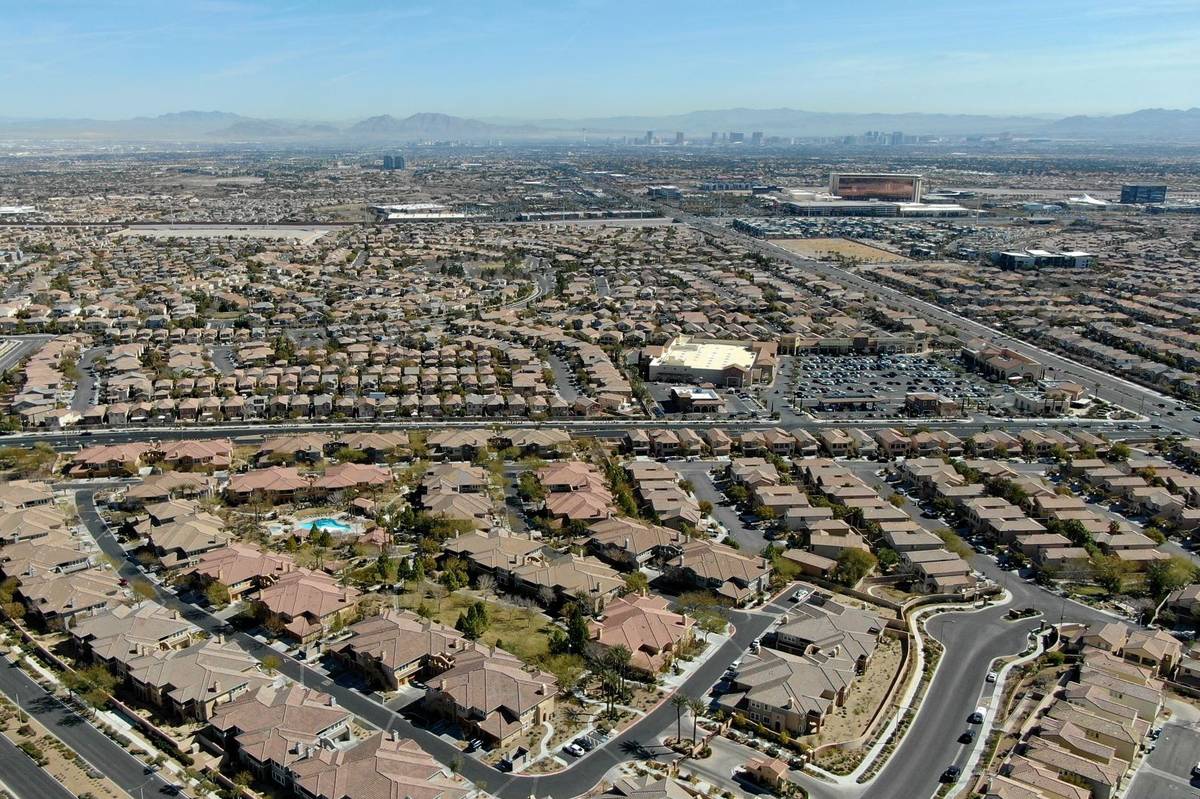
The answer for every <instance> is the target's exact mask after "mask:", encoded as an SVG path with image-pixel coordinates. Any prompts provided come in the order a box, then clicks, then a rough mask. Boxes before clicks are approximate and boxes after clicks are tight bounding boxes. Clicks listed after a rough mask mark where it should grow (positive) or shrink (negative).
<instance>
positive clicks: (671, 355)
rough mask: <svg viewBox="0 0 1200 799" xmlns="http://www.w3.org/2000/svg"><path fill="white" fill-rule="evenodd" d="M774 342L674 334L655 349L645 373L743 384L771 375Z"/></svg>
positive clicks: (652, 376)
mask: <svg viewBox="0 0 1200 799" xmlns="http://www.w3.org/2000/svg"><path fill="white" fill-rule="evenodd" d="M777 350H778V345H777V344H776V343H775V342H773V341H750V342H746V341H727V340H724V339H703V338H693V337H691V336H678V337H677V338H675V339H674V340H672V341H671V342H670V343H669V344H667V345H666V347H664V348H663V349H662V351H661V352H658V353H656V354H655V355H654V356H653V357H652V358H651V359H650V364H649V371H648V377H649V378H650V380H653V381H661V382H672V383H690V384H698V383H711V384H713V385H714V386H745V385H749V384H751V383H769V382H771V380H772V379H773V378H774V376H775V364H776V357H775V356H776V352H777Z"/></svg>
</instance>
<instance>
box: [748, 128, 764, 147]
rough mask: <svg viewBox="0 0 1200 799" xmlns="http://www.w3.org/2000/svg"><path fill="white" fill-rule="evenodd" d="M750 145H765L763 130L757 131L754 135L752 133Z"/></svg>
mask: <svg viewBox="0 0 1200 799" xmlns="http://www.w3.org/2000/svg"><path fill="white" fill-rule="evenodd" d="M750 143H751V144H753V145H755V146H756V147H758V146H761V145H762V143H763V132H762V131H761V130H756V131H754V132H753V133H751V134H750Z"/></svg>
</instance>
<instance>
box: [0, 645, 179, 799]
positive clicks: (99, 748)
mask: <svg viewBox="0 0 1200 799" xmlns="http://www.w3.org/2000/svg"><path fill="white" fill-rule="evenodd" d="M0 691H3V693H4V694H5V695H6V696H7V697H8V698H9V699H12V700H13V701H15V702H18V703H19V704H20V706H21V708H22V709H23V710H24V711H25V712H26V713H28V714H29V715H30V716H33V717H34V718H36V719H37V720H38V721H40V722H41V723H42V724H43V725H44V726H45V727H46V729H48V730H49V731H50V732H51V733H52V734H53V735H54V736H55V737H57V738H59V739H60V740H61V741H62V742H63V743H65V744H66V745H67V746H69V747H71V749H73V750H74V751H76V752H78V753H79V756H80V757H82V758H83V759H84V760H85V761H87V763H89V764H90V765H91V766H92V768H94V769H96V770H97V771H99V772H101V773H103V774H104V775H105V776H107V777H108V778H109V779H111V780H112V781H113V782H115V783H116V784H117V785H118V786H119V787H120V788H121V789H122V790H124V791H126V792H127V793H129V794H131V795H135V796H136V795H138V794H139V791H140V792H142V794H143V795H144V796H173V795H182V794H175V793H174V789H173V788H172V787H171V785H170V784H169V783H168V782H166V781H165V780H164V779H163V778H162V777H160V776H159V775H158V774H147V773H146V766H145V764H144V763H142V761H140V760H138V759H137V758H135V757H134V756H133V755H131V754H129V752H127V751H125V749H123V748H122V747H121V746H119V745H118V744H117V743H116V741H114V740H112V739H111V738H109V737H108V736H106V735H105V734H104V733H102V732H100V730H98V729H96V728H95V727H93V726H92V725H91V724H89V723H88V722H87V721H86V720H84V719H83V718H82V717H80V716H79V715H78V714H77V713H75V711H73V710H70V709H68V708H67V707H66V706H65V705H63V704H62V703H61V702H59V701H58V699H56V698H55V697H53V696H51V695H50V694H48V693H46V691H45V690H43V689H42V687H41V686H40V685H38V684H37V683H36V682H34V681H33V680H31V679H30V678H29V677H28V676H26V674H25V672H23V671H21V670H20V669H18V668H17V667H16V666H14V665H12V664H11V663H9V662H8V660H7V659H6V658H0ZM22 757H24V755H22ZM2 776H3V779H4V780H5V781H7V780H8V778H9V774H8V771H7V770H5V771H4V772H3V775H2ZM14 787H15V786H14ZM33 797H38V798H39V799H40V794H34V795H33Z"/></svg>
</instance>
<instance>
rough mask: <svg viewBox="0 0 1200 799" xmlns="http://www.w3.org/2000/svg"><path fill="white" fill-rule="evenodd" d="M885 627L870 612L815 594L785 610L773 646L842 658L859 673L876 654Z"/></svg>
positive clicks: (784, 649)
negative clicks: (852, 664) (785, 612)
mask: <svg viewBox="0 0 1200 799" xmlns="http://www.w3.org/2000/svg"><path fill="white" fill-rule="evenodd" d="M885 627H886V625H885V623H884V621H883V619H881V618H880V617H879V616H878V615H876V614H875V613H872V612H871V611H869V610H863V609H861V608H856V607H852V606H850V605H843V604H842V603H840V602H835V601H834V600H832V599H829V598H827V597H825V596H823V595H821V594H815V593H814V594H812V595H811V596H810V597H809V599H808V601H807V602H804V603H803V604H799V605H795V606H793V607H792V608H791V609H789V610H788V612H787V614H786V615H785V617H784V619H783V622H782V624H780V626H779V627H778V628H777V629H776V630H775V646H776V647H777V648H778V649H780V650H782V651H785V652H794V653H797V654H814V653H818V652H819V653H823V654H826V655H842V656H844V657H847V658H849V659H850V661H851V662H853V663H854V664H855V667H856V668H857V670H858V671H859V672H861V671H863V670H864V669H866V667H867V663H868V662H869V661H870V659H871V656H872V655H874V654H875V650H876V648H877V647H878V646H879V642H880V640H881V639H882V638H883V632H884V629H885Z"/></svg>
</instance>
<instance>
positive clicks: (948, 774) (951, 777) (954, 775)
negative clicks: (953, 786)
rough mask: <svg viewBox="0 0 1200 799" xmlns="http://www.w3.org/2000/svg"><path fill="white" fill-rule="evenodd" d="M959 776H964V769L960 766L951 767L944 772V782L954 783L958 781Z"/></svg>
mask: <svg viewBox="0 0 1200 799" xmlns="http://www.w3.org/2000/svg"><path fill="white" fill-rule="evenodd" d="M959 774H962V769H960V768H959V767H958V766H950V767H948V768H947V769H946V770H945V771H943V772H942V782H954V781H955V780H957V779H958V775H959Z"/></svg>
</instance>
